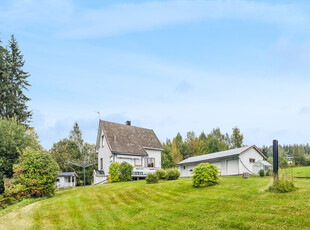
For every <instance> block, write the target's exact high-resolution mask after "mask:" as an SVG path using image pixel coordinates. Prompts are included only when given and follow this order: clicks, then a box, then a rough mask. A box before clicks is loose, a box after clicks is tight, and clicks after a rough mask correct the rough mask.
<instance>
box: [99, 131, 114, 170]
mask: <svg viewBox="0 0 310 230" xmlns="http://www.w3.org/2000/svg"><path fill="white" fill-rule="evenodd" d="M102 135H104V133H103V132H102V131H101V133H100V139H99V150H98V169H99V170H100V169H101V168H100V159H101V158H102V159H103V171H104V173H105V174H108V173H109V167H110V164H111V163H112V162H113V156H112V152H111V150H110V148H109V146H108V142H107V139H106V137H105V136H104V138H103V147H102Z"/></svg>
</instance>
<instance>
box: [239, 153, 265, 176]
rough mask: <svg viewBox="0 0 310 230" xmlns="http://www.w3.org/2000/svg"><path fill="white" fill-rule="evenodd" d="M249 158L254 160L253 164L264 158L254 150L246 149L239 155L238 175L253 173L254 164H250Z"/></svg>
mask: <svg viewBox="0 0 310 230" xmlns="http://www.w3.org/2000/svg"><path fill="white" fill-rule="evenodd" d="M250 158H252V159H255V162H257V161H259V160H264V157H263V156H262V155H261V154H260V153H258V151H257V150H256V149H255V148H251V149H248V150H247V151H245V152H243V153H241V154H240V155H239V161H240V163H239V174H242V173H245V172H248V173H252V172H253V165H254V163H250Z"/></svg>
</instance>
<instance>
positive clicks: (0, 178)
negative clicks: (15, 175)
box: [0, 172, 4, 194]
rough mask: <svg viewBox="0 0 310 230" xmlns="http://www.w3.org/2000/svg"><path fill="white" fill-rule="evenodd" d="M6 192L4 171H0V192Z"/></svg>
mask: <svg viewBox="0 0 310 230" xmlns="http://www.w3.org/2000/svg"><path fill="white" fill-rule="evenodd" d="M2 193H4V176H3V173H2V172H0V194H2Z"/></svg>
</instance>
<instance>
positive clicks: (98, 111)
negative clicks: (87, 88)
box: [94, 111, 100, 120]
mask: <svg viewBox="0 0 310 230" xmlns="http://www.w3.org/2000/svg"><path fill="white" fill-rule="evenodd" d="M94 113H98V117H99V120H100V112H99V111H94Z"/></svg>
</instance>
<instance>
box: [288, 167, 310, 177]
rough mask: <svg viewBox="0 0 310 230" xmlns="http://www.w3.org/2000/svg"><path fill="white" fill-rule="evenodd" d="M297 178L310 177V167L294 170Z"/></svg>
mask: <svg viewBox="0 0 310 230" xmlns="http://www.w3.org/2000/svg"><path fill="white" fill-rule="evenodd" d="M292 172H293V175H294V176H295V177H310V166H307V167H296V168H292Z"/></svg>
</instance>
